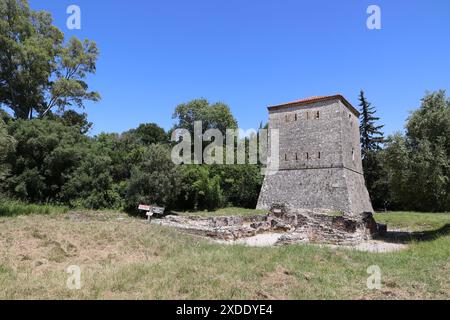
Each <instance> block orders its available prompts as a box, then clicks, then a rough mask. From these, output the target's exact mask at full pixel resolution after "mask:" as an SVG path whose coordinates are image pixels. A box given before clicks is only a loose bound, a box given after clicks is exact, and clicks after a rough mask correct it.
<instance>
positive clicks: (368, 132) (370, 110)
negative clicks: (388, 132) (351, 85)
mask: <svg viewBox="0 0 450 320" xmlns="http://www.w3.org/2000/svg"><path fill="white" fill-rule="evenodd" d="M359 106H360V107H361V109H360V110H361V124H360V126H359V129H360V132H361V149H362V156H363V159H364V157H365V155H366V154H367V153H368V152H371V151H379V150H380V149H381V147H380V145H381V144H382V143H384V137H383V132H381V131H380V130H381V129H382V128H383V127H384V126H377V125H376V122H377V121H379V120H380V118H378V117H376V116H375V113H376V110H375V107H373V106H372V104H371V103H370V102H369V101H367V99H366V97H365V96H364V91H363V90H361V92H360V94H359Z"/></svg>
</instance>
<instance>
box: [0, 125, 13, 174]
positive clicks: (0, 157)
mask: <svg viewBox="0 0 450 320" xmlns="http://www.w3.org/2000/svg"><path fill="white" fill-rule="evenodd" d="M15 143H16V141H15V140H14V138H13V137H11V136H10V135H8V132H7V130H6V125H5V123H4V122H3V120H2V119H0V181H2V180H3V179H4V177H5V176H6V174H7V173H8V166H7V165H6V164H5V159H6V156H7V154H8V153H10V152H12V151H13V150H14V148H15Z"/></svg>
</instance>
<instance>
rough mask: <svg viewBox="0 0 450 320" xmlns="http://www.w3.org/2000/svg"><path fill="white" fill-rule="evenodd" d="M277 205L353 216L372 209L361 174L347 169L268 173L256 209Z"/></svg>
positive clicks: (268, 208) (267, 208)
mask: <svg viewBox="0 0 450 320" xmlns="http://www.w3.org/2000/svg"><path fill="white" fill-rule="evenodd" d="M278 204H282V205H285V206H286V207H288V208H289V209H292V210H295V209H305V210H311V211H314V212H316V213H323V212H342V213H345V214H346V216H354V217H355V218H358V217H359V216H360V215H361V214H362V213H363V212H373V208H372V204H371V202H370V198H369V193H368V192H367V188H366V186H365V182H364V177H363V175H362V174H359V173H357V172H354V171H352V170H348V169H346V168H320V169H301V170H281V171H278V172H275V173H273V174H269V175H267V176H266V177H265V180H264V184H263V187H262V189H261V193H260V196H259V201H258V206H257V208H258V209H262V210H270V209H271V208H272V207H273V206H274V205H278Z"/></svg>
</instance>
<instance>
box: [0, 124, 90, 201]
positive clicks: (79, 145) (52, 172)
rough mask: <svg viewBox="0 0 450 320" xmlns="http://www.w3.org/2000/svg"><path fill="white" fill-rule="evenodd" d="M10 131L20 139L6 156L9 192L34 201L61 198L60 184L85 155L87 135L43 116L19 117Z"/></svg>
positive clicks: (16, 138)
mask: <svg viewBox="0 0 450 320" xmlns="http://www.w3.org/2000/svg"><path fill="white" fill-rule="evenodd" d="M8 131H9V134H10V135H11V136H13V137H14V139H15V140H16V141H17V146H16V150H15V152H10V153H9V154H8V158H7V162H8V163H9V164H10V166H11V176H10V177H9V178H8V179H7V181H6V182H7V184H8V189H9V192H10V194H11V195H13V196H14V197H17V198H19V199H22V200H27V201H33V202H57V201H60V196H61V195H60V191H61V188H62V187H63V185H64V184H65V183H66V182H67V179H68V177H69V176H70V174H71V173H72V172H73V170H75V168H76V167H77V166H78V165H79V163H80V161H81V159H83V158H84V157H85V156H86V152H85V150H86V144H87V142H88V138H87V137H86V136H84V135H82V134H81V133H80V131H79V130H78V128H77V127H73V126H66V125H64V124H63V123H61V122H59V121H52V120H41V119H33V120H29V121H25V120H16V121H14V122H11V123H10V125H9V127H8Z"/></svg>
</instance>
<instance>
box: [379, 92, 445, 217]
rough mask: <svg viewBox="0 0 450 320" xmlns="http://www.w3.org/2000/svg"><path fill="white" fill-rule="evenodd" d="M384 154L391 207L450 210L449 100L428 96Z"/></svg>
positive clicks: (436, 95)
mask: <svg viewBox="0 0 450 320" xmlns="http://www.w3.org/2000/svg"><path fill="white" fill-rule="evenodd" d="M406 129H407V131H406V135H405V136H402V135H400V134H396V135H394V136H393V137H390V139H389V141H388V143H387V148H386V150H385V151H384V152H383V155H384V156H383V158H384V160H385V169H386V171H387V173H388V180H389V188H390V196H391V201H392V206H393V207H394V208H397V209H403V210H418V211H449V210H450V154H449V141H450V100H449V99H447V98H446V94H445V91H442V90H441V91H438V92H434V93H427V94H426V96H425V97H424V98H423V99H422V104H421V107H420V108H419V109H418V110H416V111H414V112H413V113H412V114H411V116H410V117H409V119H408V122H407V125H406Z"/></svg>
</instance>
